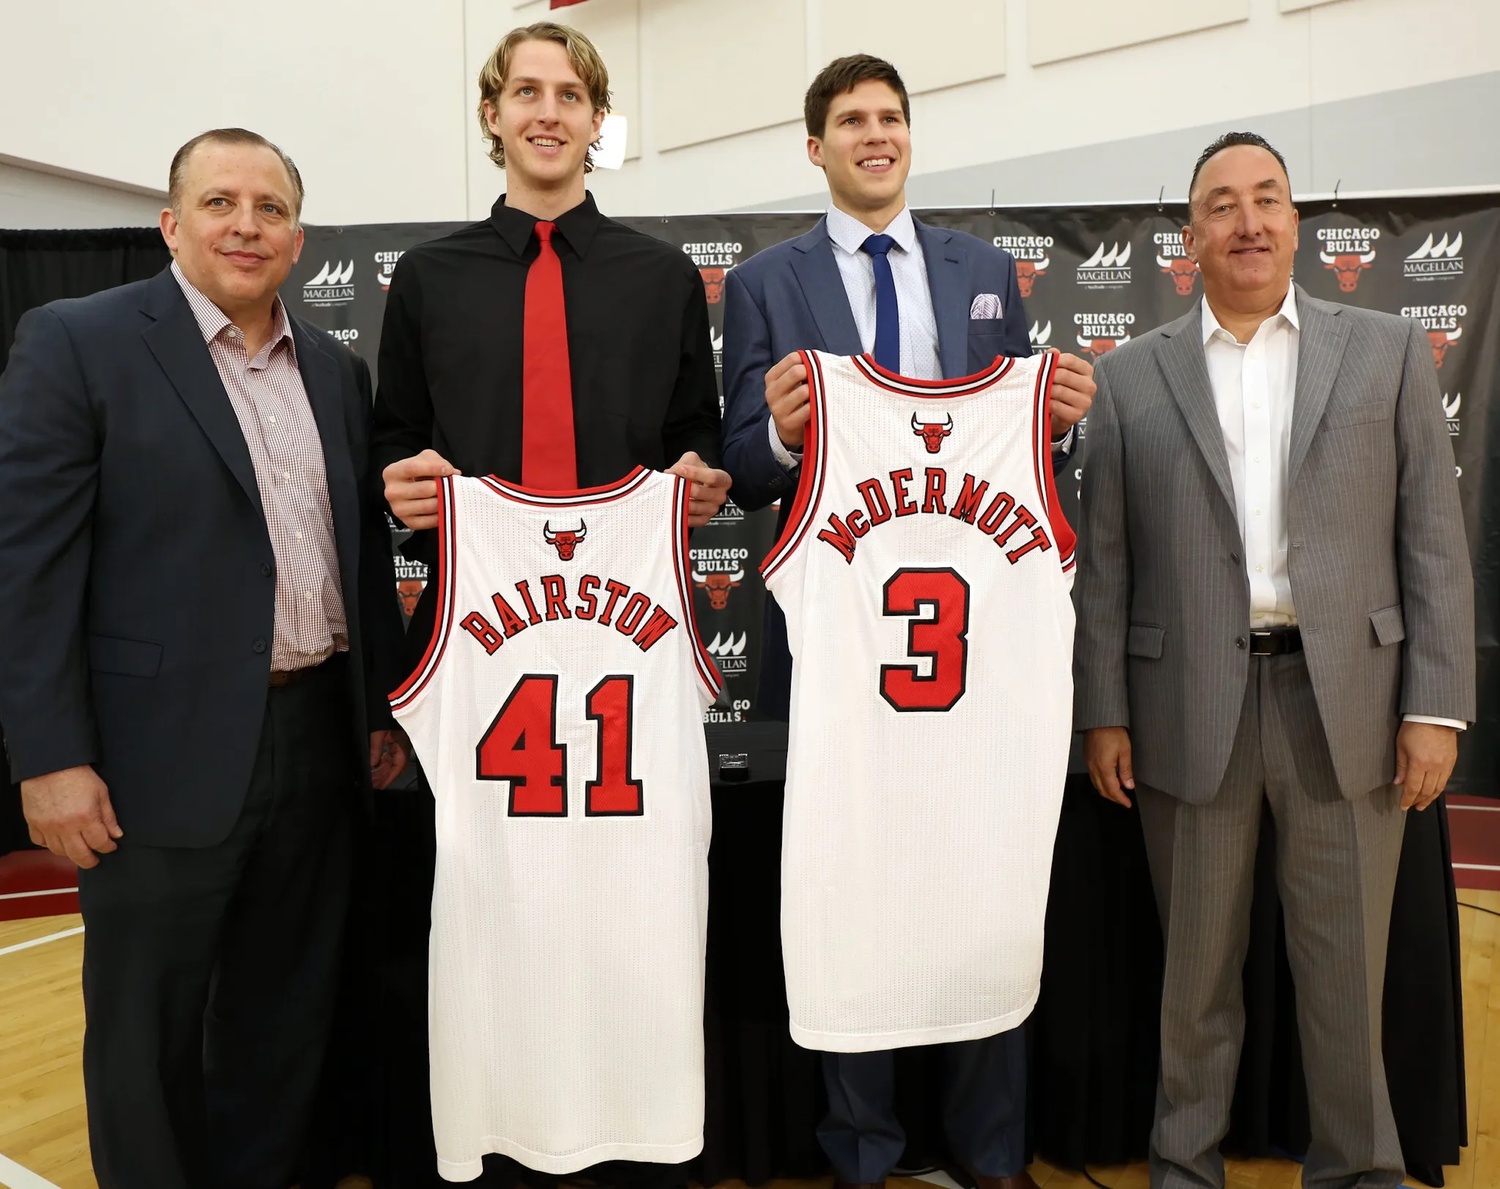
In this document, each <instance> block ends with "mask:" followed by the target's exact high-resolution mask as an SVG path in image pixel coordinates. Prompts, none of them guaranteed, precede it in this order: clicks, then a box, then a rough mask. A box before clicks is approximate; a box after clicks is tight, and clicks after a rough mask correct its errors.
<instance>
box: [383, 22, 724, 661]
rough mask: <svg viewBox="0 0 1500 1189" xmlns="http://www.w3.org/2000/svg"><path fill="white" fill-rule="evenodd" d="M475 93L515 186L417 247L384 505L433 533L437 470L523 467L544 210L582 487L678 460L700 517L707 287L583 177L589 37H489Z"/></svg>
mask: <svg viewBox="0 0 1500 1189" xmlns="http://www.w3.org/2000/svg"><path fill="white" fill-rule="evenodd" d="M480 95H481V102H480V109H479V114H480V122H481V124H482V125H483V127H484V129H485V132H486V135H487V136H488V137H489V139H490V142H491V145H492V148H491V150H490V158H491V159H492V160H493V161H494V162H495V163H496V164H497V165H499V166H500V167H501V168H502V169H504V170H505V172H506V193H505V194H503V195H501V197H500V198H499V199H498V200H497V201H496V203H495V206H494V208H493V210H492V211H491V213H490V217H489V219H487V220H486V221H484V222H482V223H475V224H472V225H471V226H468V227H465V228H464V229H462V230H461V231H457V232H454V233H453V234H452V235H449V236H446V237H444V238H443V239H439V240H434V241H433V242H431V243H427V244H423V245H421V246H419V247H417V248H414V249H413V250H411V251H410V252H407V253H406V255H405V256H403V257H402V259H401V262H400V264H399V265H398V266H397V267H396V271H395V276H394V277H393V279H392V281H391V289H390V296H389V298H388V300H387V304H386V311H385V325H384V329H383V331H382V338H381V345H380V389H379V393H378V395H377V396H376V400H375V438H374V447H373V449H374V461H375V464H376V466H377V467H379V468H381V470H382V472H383V475H384V478H385V485H386V486H385V494H386V499H387V500H388V501H389V503H390V505H391V510H392V511H393V512H394V513H395V514H396V516H397V517H398V518H399V519H400V520H401V521H402V522H403V523H404V524H406V526H407V527H408V528H412V529H430V528H433V527H435V526H436V523H437V485H436V482H435V480H436V479H438V478H440V477H442V476H444V475H449V474H453V473H454V472H455V471H456V472H460V473H464V474H488V473H493V474H496V475H498V476H500V477H501V478H502V479H507V480H510V481H519V480H520V479H521V409H522V352H523V333H522V332H523V316H522V314H523V303H524V300H525V294H526V277H527V271H528V269H529V268H530V265H531V262H532V261H533V260H534V259H535V258H536V256H537V253H538V250H539V249H538V244H537V239H536V235H535V230H534V229H535V226H536V223H537V221H538V220H543V219H545V220H551V221H554V222H555V223H556V224H557V231H556V234H555V236H554V238H553V241H552V242H553V244H554V246H555V247H556V249H557V253H558V256H559V257H560V258H561V261H562V274H563V292H564V303H565V306H566V311H567V342H568V355H569V361H570V365H571V370H572V389H573V410H574V418H573V419H574V426H575V432H576V442H577V462H578V483H579V485H580V486H583V487H589V486H594V485H598V484H602V483H607V482H610V481H612V480H614V479H618V478H620V477H621V476H622V475H624V474H625V473H626V472H627V471H628V470H629V469H630V468H631V467H633V466H635V465H637V464H639V465H641V466H646V467H650V468H653V469H656V470H670V471H672V472H673V473H674V474H680V475H683V476H685V477H686V478H688V479H691V480H692V482H693V488H692V507H691V522H692V524H693V525H694V526H697V525H701V524H705V523H707V521H708V520H709V518H710V517H711V516H713V514H714V513H715V512H717V511H718V509H719V508H720V507H721V506H722V505H723V503H724V499H725V496H726V495H727V493H728V489H729V476H728V475H727V474H726V473H725V472H723V471H721V470H716V469H714V465H715V464H717V463H718V461H719V458H720V444H719V398H718V389H717V386H716V385H715V382H714V365H713V348H712V345H711V344H710V341H709V323H708V306H707V304H706V302H705V299H704V294H703V283H702V280H701V279H700V277H699V275H698V270H697V269H696V268H694V267H693V264H692V261H690V260H689V259H688V258H687V257H686V256H684V255H683V254H682V253H681V252H679V251H676V250H675V249H673V248H672V247H670V246H669V245H667V244H664V243H662V242H660V241H658V240H655V239H652V238H650V237H649V236H646V235H642V234H640V233H639V232H635V231H631V230H629V229H627V228H625V227H622V226H621V225H620V224H618V223H616V222H614V221H613V220H611V219H607V218H605V217H604V216H603V215H601V214H600V213H599V210H598V208H597V207H596V206H595V205H594V199H593V197H592V195H590V194H589V193H588V192H587V190H586V189H585V188H584V175H585V173H587V172H588V171H589V169H590V168H591V167H590V164H589V161H588V152H589V146H590V145H591V144H592V143H593V142H594V141H595V140H596V139H597V138H598V135H599V129H600V126H601V125H602V123H603V120H604V114H605V112H607V111H608V110H609V76H608V74H607V72H606V71H605V68H604V63H603V62H602V61H601V60H600V59H599V55H598V52H597V51H596V50H595V49H594V47H593V46H592V45H591V44H590V43H589V41H588V39H587V38H585V37H584V36H583V35H582V34H581V33H578V32H577V31H576V30H573V29H566V28H564V27H562V26H559V25H555V24H551V23H548V22H542V23H538V24H535V25H531V26H529V27H527V28H524V29H515V30H512V31H511V32H510V33H508V34H507V35H506V36H505V38H504V39H503V40H502V41H501V42H500V44H499V45H498V46H497V47H496V48H495V52H494V53H493V54H492V55H491V56H490V60H489V62H488V63H486V65H485V67H484V69H483V71H482V72H481V74H480ZM424 535H425V534H424ZM418 548H419V549H420V548H421V547H420V546H418ZM427 560H430V559H427ZM421 610H423V609H421V608H419V612H418V617H417V620H416V622H414V624H413V627H414V628H415V629H417V633H418V635H417V638H418V639H421V638H422V636H421V632H420V629H421V625H422V621H423V616H422V615H421ZM426 610H427V622H430V616H431V610H430V608H428V609H426Z"/></svg>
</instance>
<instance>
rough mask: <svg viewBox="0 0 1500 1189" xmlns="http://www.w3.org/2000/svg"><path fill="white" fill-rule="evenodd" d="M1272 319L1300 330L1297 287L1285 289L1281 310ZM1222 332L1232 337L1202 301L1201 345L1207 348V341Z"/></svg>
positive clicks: (1204, 301)
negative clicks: (1284, 322) (1283, 319)
mask: <svg viewBox="0 0 1500 1189" xmlns="http://www.w3.org/2000/svg"><path fill="white" fill-rule="evenodd" d="M1271 317H1272V318H1273V319H1274V318H1285V319H1286V320H1287V323H1288V324H1289V325H1290V326H1291V328H1292V329H1293V330H1301V329H1302V324H1301V323H1300V322H1299V321H1297V286H1295V285H1288V286H1287V287H1286V297H1284V298H1283V299H1282V302H1281V308H1280V309H1279V310H1277V311H1276V312H1275V313H1274V314H1272V315H1271ZM1221 330H1223V331H1224V333H1225V334H1226V335H1229V337H1230V338H1231V339H1232V338H1234V336H1233V335H1232V334H1229V331H1227V330H1224V328H1223V327H1222V326H1220V325H1219V320H1218V319H1217V318H1215V317H1214V312H1213V310H1212V309H1210V308H1209V304H1208V298H1206V297H1205V298H1204V299H1203V345H1204V346H1205V347H1206V346H1208V340H1209V339H1211V338H1213V337H1214V335H1215V334H1216V333H1217V332H1219V331H1221Z"/></svg>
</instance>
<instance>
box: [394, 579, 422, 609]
mask: <svg viewBox="0 0 1500 1189" xmlns="http://www.w3.org/2000/svg"><path fill="white" fill-rule="evenodd" d="M426 586H427V583H425V582H423V581H422V580H421V579H420V578H403V579H402V580H401V581H400V582H398V583H396V597H397V598H399V599H400V600H401V613H402V614H403V615H405V616H406V618H407V619H410V618H411V617H412V616H413V615H415V614H416V613H417V600H418V599H420V598H421V597H422V591H423V590H424V589H425V588H426Z"/></svg>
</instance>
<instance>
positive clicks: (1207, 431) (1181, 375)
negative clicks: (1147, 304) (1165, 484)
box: [1156, 299, 1235, 512]
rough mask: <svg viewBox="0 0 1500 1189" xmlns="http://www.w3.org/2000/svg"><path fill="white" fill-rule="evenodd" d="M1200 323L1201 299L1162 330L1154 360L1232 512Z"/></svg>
mask: <svg viewBox="0 0 1500 1189" xmlns="http://www.w3.org/2000/svg"><path fill="white" fill-rule="evenodd" d="M1202 319H1203V307H1202V300H1201V299H1200V300H1199V301H1198V302H1197V303H1196V304H1194V306H1193V308H1192V309H1191V310H1189V311H1188V312H1187V314H1185V315H1184V316H1183V317H1181V318H1179V319H1178V320H1177V321H1176V322H1173V323H1171V324H1169V325H1168V326H1166V327H1164V328H1163V330H1162V344H1161V346H1160V347H1158V348H1157V349H1156V359H1157V362H1158V363H1159V364H1160V365H1161V370H1162V374H1163V375H1165V376H1166V379H1167V387H1168V389H1170V391H1171V393H1172V397H1173V399H1175V400H1176V401H1177V407H1178V408H1180V409H1181V410H1182V416H1183V419H1184V420H1185V421H1186V422H1187V425H1188V430H1189V431H1190V432H1191V433H1192V435H1193V440H1194V441H1195V442H1197V443H1198V449H1199V450H1200V451H1202V453H1203V457H1204V459H1205V461H1207V463H1208V469H1209V471H1210V472H1211V473H1212V474H1213V477H1214V481H1215V482H1216V483H1218V485H1219V491H1220V492H1221V493H1222V494H1223V496H1224V498H1225V500H1227V501H1228V503H1229V510H1230V511H1231V512H1234V510H1235V503H1234V480H1233V479H1232V478H1231V477H1230V474H1229V454H1228V452H1227V451H1226V450H1225V449H1224V430H1223V427H1222V426H1220V424H1219V411H1218V409H1217V407H1216V406H1215V405H1214V392H1213V385H1212V384H1210V383H1209V379H1208V364H1207V363H1205V362H1204V359H1203V336H1202V334H1201V332H1200V328H1201V327H1202V325H1203V321H1202Z"/></svg>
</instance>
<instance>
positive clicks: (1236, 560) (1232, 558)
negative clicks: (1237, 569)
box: [1229, 553, 1240, 565]
mask: <svg viewBox="0 0 1500 1189" xmlns="http://www.w3.org/2000/svg"><path fill="white" fill-rule="evenodd" d="M1229 560H1230V561H1232V562H1234V564H1235V565H1239V564H1240V555H1239V554H1238V553H1231V554H1230V555H1229Z"/></svg>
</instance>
